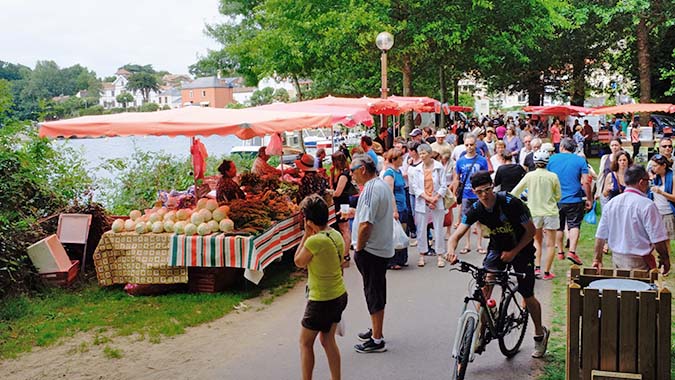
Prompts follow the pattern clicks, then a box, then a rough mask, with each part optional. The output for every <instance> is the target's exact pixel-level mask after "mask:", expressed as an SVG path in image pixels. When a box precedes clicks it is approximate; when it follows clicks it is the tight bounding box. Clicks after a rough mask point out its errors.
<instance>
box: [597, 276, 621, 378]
mask: <svg viewBox="0 0 675 380" xmlns="http://www.w3.org/2000/svg"><path fill="white" fill-rule="evenodd" d="M600 305H601V308H600V309H601V310H602V314H600V369H601V370H604V371H616V369H617V364H616V363H617V360H618V350H617V346H618V342H619V334H617V329H618V326H619V321H618V319H619V318H618V316H619V314H618V308H617V306H618V295H617V291H616V290H614V289H604V290H603V291H602V297H601V300H600Z"/></svg>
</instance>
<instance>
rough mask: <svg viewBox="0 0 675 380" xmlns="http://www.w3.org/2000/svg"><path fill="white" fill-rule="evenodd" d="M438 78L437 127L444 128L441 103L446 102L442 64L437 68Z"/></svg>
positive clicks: (443, 113)
mask: <svg viewBox="0 0 675 380" xmlns="http://www.w3.org/2000/svg"><path fill="white" fill-rule="evenodd" d="M438 80H439V84H440V87H441V96H440V99H441V117H440V118H439V122H438V126H439V128H445V112H443V107H442V105H443V104H444V103H445V102H446V100H445V92H446V88H445V71H444V70H443V65H441V66H440V67H439V68H438Z"/></svg>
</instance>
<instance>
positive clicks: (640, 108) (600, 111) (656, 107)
mask: <svg viewBox="0 0 675 380" xmlns="http://www.w3.org/2000/svg"><path fill="white" fill-rule="evenodd" d="M638 112H670V113H675V105H673V104H668V103H635V104H622V105H620V106H613V107H598V108H596V109H594V110H593V111H592V112H591V114H592V115H614V114H619V113H638Z"/></svg>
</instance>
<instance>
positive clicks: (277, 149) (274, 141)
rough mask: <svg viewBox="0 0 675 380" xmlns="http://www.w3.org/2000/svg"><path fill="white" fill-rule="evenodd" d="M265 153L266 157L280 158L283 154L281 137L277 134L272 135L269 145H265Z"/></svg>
mask: <svg viewBox="0 0 675 380" xmlns="http://www.w3.org/2000/svg"><path fill="white" fill-rule="evenodd" d="M265 153H267V155H268V156H281V154H282V153H283V146H282V143H281V136H280V135H279V134H278V133H273V134H272V136H270V143H269V144H267V147H266V148H265Z"/></svg>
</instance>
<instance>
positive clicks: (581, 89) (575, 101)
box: [570, 57, 586, 107]
mask: <svg viewBox="0 0 675 380" xmlns="http://www.w3.org/2000/svg"><path fill="white" fill-rule="evenodd" d="M585 99H586V62H584V58H583V57H579V58H578V59H577V60H576V62H574V63H573V64H572V98H571V99H570V104H571V105H573V106H579V107H583V106H584V100H585Z"/></svg>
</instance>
